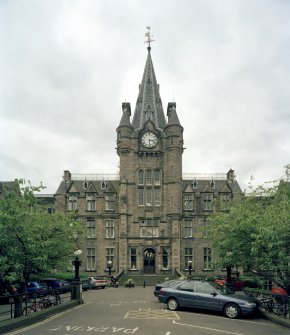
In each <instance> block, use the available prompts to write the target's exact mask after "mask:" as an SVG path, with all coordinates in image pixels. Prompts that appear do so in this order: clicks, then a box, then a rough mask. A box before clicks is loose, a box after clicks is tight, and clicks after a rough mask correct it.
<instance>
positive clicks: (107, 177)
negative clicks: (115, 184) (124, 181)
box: [71, 173, 120, 181]
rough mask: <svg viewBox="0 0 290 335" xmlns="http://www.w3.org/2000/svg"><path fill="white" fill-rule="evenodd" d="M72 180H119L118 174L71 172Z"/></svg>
mask: <svg viewBox="0 0 290 335" xmlns="http://www.w3.org/2000/svg"><path fill="white" fill-rule="evenodd" d="M71 179H72V180H100V181H103V180H104V181H108V180H120V175H119V174H82V173H72V175H71Z"/></svg>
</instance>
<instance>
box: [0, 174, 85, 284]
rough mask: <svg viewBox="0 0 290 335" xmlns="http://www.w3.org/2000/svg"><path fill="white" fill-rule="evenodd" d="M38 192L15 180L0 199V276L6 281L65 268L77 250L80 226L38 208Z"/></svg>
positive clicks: (66, 216)
mask: <svg viewBox="0 0 290 335" xmlns="http://www.w3.org/2000/svg"><path fill="white" fill-rule="evenodd" d="M39 189H40V188H36V187H33V186H31V185H28V186H25V183H24V181H23V180H19V181H18V182H16V183H15V186H14V187H12V188H7V189H4V190H3V194H2V195H1V197H0V277H2V278H3V279H5V280H7V281H15V280H20V279H22V280H25V281H28V280H29V277H30V276H31V275H41V274H44V273H48V272H52V271H55V270H56V269H59V268H62V269H63V268H64V269H66V268H67V266H68V265H69V264H70V263H71V259H72V258H73V252H74V250H76V249H78V248H79V247H78V244H79V241H80V239H81V236H82V233H83V228H82V225H81V223H80V222H79V221H77V220H75V219H74V218H73V217H72V216H69V215H64V214H62V213H56V214H49V213H47V212H44V211H43V209H41V208H39V207H38V206H37V204H36V198H35V197H34V194H33V192H35V191H39Z"/></svg>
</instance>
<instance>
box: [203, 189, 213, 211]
mask: <svg viewBox="0 0 290 335" xmlns="http://www.w3.org/2000/svg"><path fill="white" fill-rule="evenodd" d="M212 200H213V194H212V193H204V194H203V210H204V211H211V210H212Z"/></svg>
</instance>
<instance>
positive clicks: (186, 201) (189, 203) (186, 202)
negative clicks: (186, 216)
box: [183, 193, 193, 211]
mask: <svg viewBox="0 0 290 335" xmlns="http://www.w3.org/2000/svg"><path fill="white" fill-rule="evenodd" d="M183 209H184V210H185V211H192V210H193V194H192V193H191V194H184V196H183Z"/></svg>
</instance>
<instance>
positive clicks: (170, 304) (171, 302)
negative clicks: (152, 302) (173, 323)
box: [167, 298, 178, 311]
mask: <svg viewBox="0 0 290 335" xmlns="http://www.w3.org/2000/svg"><path fill="white" fill-rule="evenodd" d="M167 308H168V309H169V310H170V311H176V310H177V309H178V302H177V300H176V299H175V298H169V299H168V300H167Z"/></svg>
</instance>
